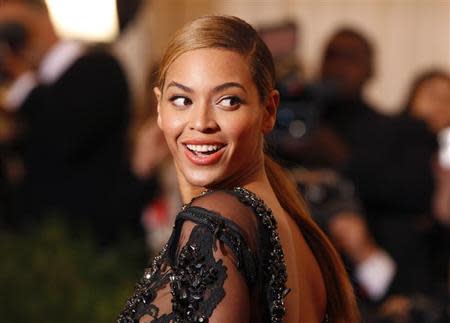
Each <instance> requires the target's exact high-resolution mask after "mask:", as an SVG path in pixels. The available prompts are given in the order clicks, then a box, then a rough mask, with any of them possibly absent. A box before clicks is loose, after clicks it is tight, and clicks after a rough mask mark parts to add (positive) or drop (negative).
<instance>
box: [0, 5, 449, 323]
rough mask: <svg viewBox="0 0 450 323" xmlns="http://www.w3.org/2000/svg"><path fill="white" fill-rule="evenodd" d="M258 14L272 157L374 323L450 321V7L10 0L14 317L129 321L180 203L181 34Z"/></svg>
mask: <svg viewBox="0 0 450 323" xmlns="http://www.w3.org/2000/svg"><path fill="white" fill-rule="evenodd" d="M205 14H228V15H235V16H238V17H240V18H243V19H244V20H246V21H248V22H249V23H251V24H252V25H253V26H254V27H255V28H256V29H257V30H258V32H259V33H260V35H261V36H262V38H263V39H264V40H265V42H266V43H267V45H268V46H269V48H270V49H271V51H272V54H273V56H274V59H275V63H276V69H277V79H278V84H277V87H278V89H279V90H280V92H281V95H282V100H281V104H280V107H279V112H278V121H277V125H276V127H275V130H274V131H273V133H272V134H270V135H269V136H268V137H267V138H266V139H267V142H268V147H269V148H268V149H269V151H270V153H271V154H273V155H274V157H275V158H276V159H277V160H279V161H280V162H281V163H282V164H283V165H284V166H285V167H286V168H288V169H289V171H290V172H291V174H292V178H293V180H294V181H295V182H296V183H297V185H298V189H299V191H300V192H302V193H303V195H304V197H305V199H306V201H307V202H308V204H309V206H310V210H311V214H312V216H313V217H314V219H315V220H316V221H317V222H318V223H319V225H321V227H322V228H323V229H324V230H325V232H326V233H327V234H328V235H329V236H330V238H331V240H332V241H333V243H334V244H335V245H336V247H337V248H338V250H339V251H340V252H341V254H342V256H343V258H344V260H345V262H346V264H347V267H348V269H349V273H350V275H351V278H352V281H353V283H354V286H355V290H356V291H357V294H358V300H359V304H360V308H361V311H362V313H363V321H364V322H449V312H450V303H449V292H450V284H449V270H450V263H449V254H450V231H449V228H450V74H449V73H450V1H449V0H383V1H378V0H327V1H313V0H261V1H256V0H255V1H253V0H240V1H239V0H222V1H221V0H209V1H207V0H165V1H164V0H96V1H88V0H46V1H44V0H0V257H1V265H0V317H1V318H2V319H1V321H2V322H8V323H15V322H26V321H29V320H33V321H35V322H50V323H51V322H61V320H64V321H65V322H111V321H114V320H115V318H116V316H117V314H118V313H119V312H120V310H121V308H122V306H123V305H124V302H125V300H126V297H127V296H129V295H131V293H132V290H133V288H134V286H133V285H134V282H136V281H137V280H138V278H139V276H140V275H141V273H142V272H143V268H144V267H145V266H147V265H148V263H149V260H150V259H151V257H152V255H153V254H154V253H155V252H157V251H158V250H159V248H160V247H161V246H162V245H163V244H164V242H165V241H166V239H167V237H168V235H169V234H170V230H171V226H172V221H173V218H174V216H175V215H176V212H177V210H178V209H179V207H180V205H181V202H180V198H179V195H178V191H177V184H176V179H175V178H174V171H173V168H172V165H171V161H170V157H169V156H168V152H167V148H166V147H165V142H164V139H163V137H162V134H161V132H160V130H159V129H158V128H157V126H156V124H155V99H154V97H153V93H152V91H151V89H152V87H153V82H154V78H155V71H156V70H157V66H158V61H159V59H160V57H161V55H162V54H163V52H164V50H165V46H166V44H167V42H168V40H169V37H170V36H171V35H172V34H173V33H174V32H175V31H176V30H177V29H179V28H180V27H181V26H182V25H183V24H185V23H186V22H188V21H190V20H191V19H193V18H195V17H198V16H201V15H205Z"/></svg>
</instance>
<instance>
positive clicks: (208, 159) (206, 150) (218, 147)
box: [183, 142, 225, 166]
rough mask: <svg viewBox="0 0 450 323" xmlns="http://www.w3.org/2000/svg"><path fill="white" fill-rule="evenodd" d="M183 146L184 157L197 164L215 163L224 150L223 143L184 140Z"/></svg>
mask: <svg viewBox="0 0 450 323" xmlns="http://www.w3.org/2000/svg"><path fill="white" fill-rule="evenodd" d="M183 146H184V152H185V155H186V157H187V158H188V159H189V160H190V161H191V162H192V163H193V164H195V165H199V166H208V165H213V164H215V163H217V162H218V161H219V159H220V158H221V157H222V155H223V153H224V151H225V149H224V147H225V145H224V144H219V143H204V142H201V143H200V142H195V143H194V142H186V143H183Z"/></svg>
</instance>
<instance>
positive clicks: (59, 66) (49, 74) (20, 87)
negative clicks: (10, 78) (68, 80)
mask: <svg viewBox="0 0 450 323" xmlns="http://www.w3.org/2000/svg"><path fill="white" fill-rule="evenodd" d="M84 50H85V46H84V45H83V44H82V43H80V42H76V41H60V42H58V43H57V44H56V45H54V46H53V47H52V48H51V49H50V50H49V51H48V53H47V54H46V55H45V56H44V59H43V60H42V62H41V64H40V65H39V69H38V71H37V73H33V72H31V71H30V72H26V73H24V74H22V75H21V76H19V77H18V78H17V79H16V80H15V81H14V82H13V83H12V85H11V86H10V87H9V89H8V92H7V93H6V96H5V100H4V107H5V109H7V110H9V111H15V110H17V109H18V108H19V107H20V106H21V105H22V103H23V102H24V101H25V99H26V98H27V97H28V95H29V94H30V93H31V91H32V90H33V89H34V88H35V87H36V86H37V85H38V83H42V84H51V83H53V82H55V81H57V80H58V79H59V78H60V77H61V75H62V74H63V73H64V72H65V71H66V70H67V69H68V68H69V67H70V66H71V65H72V64H73V63H74V62H75V61H76V60H77V59H78V58H79V57H80V56H81V55H82V54H83V52H84Z"/></svg>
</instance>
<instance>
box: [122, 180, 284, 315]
mask: <svg viewBox="0 0 450 323" xmlns="http://www.w3.org/2000/svg"><path fill="white" fill-rule="evenodd" d="M227 192H228V193H229V194H232V195H234V196H235V197H237V198H238V200H239V201H240V202H241V203H243V204H244V205H247V206H249V207H251V208H252V210H253V213H254V214H256V216H257V218H258V226H259V229H258V232H257V236H258V240H259V241H258V255H259V256H258V258H257V257H256V255H254V254H253V253H252V252H251V250H250V249H249V247H248V245H247V243H246V241H245V239H244V238H243V237H242V234H241V232H240V230H239V228H238V227H237V225H235V224H234V223H232V222H231V221H229V220H227V219H225V218H223V217H221V216H220V214H217V213H214V212H211V211H208V210H205V209H203V210H200V208H197V207H193V206H191V204H187V205H186V206H185V207H183V210H182V211H181V212H180V214H178V216H177V219H176V223H175V225H174V230H173V232H172V236H171V238H170V240H169V242H168V244H167V245H166V247H165V248H164V249H163V250H162V251H161V253H160V254H159V255H158V256H157V257H156V258H155V259H154V261H153V264H152V266H151V267H150V268H149V269H147V270H146V271H145V273H144V277H143V278H142V279H141V280H140V282H139V283H138V284H137V286H136V290H135V293H134V295H133V296H132V297H131V298H130V299H129V300H128V301H127V303H126V306H125V309H124V310H123V312H122V314H121V315H120V316H119V318H118V322H119V323H134V322H139V320H140V318H142V317H143V316H144V315H148V316H150V317H151V318H152V319H153V320H152V321H151V322H152V323H168V322H182V323H187V322H208V320H209V318H210V317H211V315H212V313H213V311H214V309H215V308H216V306H217V305H218V304H219V303H220V301H221V300H222V299H223V298H224V297H225V290H224V288H223V285H224V282H225V280H226V277H227V274H226V272H227V268H226V267H225V266H224V264H223V263H222V261H221V260H215V259H214V257H213V252H214V250H215V248H216V243H217V240H220V241H221V242H223V243H224V244H225V245H227V246H228V247H229V248H230V249H231V250H232V252H233V253H234V254H235V256H236V259H237V264H236V266H237V268H238V269H239V271H241V272H242V274H243V275H244V277H245V278H246V282H247V285H248V287H249V289H250V290H251V289H254V287H255V285H257V286H258V289H260V304H261V305H262V309H261V311H262V315H261V318H262V321H263V322H273V323H275V322H276V323H278V322H282V320H283V317H284V315H285V311H286V310H285V304H284V299H285V297H286V295H287V293H288V292H289V289H288V288H287V287H286V282H287V273H286V264H285V259H284V254H283V250H282V248H281V243H280V239H279V236H278V233H277V223H276V220H275V218H274V216H273V214H272V211H271V210H270V209H269V208H268V207H267V206H266V205H265V204H264V202H263V201H262V200H261V199H259V198H258V197H257V196H256V195H255V194H253V193H252V192H250V191H248V190H246V189H244V188H241V187H237V188H234V189H233V190H231V191H227ZM210 193H213V191H208V192H205V193H204V194H202V196H205V195H209V194H210ZM185 220H190V221H193V222H194V223H196V226H195V227H194V229H193V230H192V232H191V235H190V237H189V241H188V243H187V244H186V245H185V246H184V247H183V248H181V251H179V252H178V251H176V247H177V245H178V240H179V235H180V230H181V224H182V223H183V222H184V221H185ZM168 284H169V286H170V293H171V295H172V312H171V313H164V314H163V315H161V316H159V315H160V313H159V312H160V310H159V309H158V307H157V306H155V305H154V304H153V303H152V302H153V301H154V300H155V298H156V296H157V292H158V290H160V289H161V288H162V287H164V286H167V285H168Z"/></svg>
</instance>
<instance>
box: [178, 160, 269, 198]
mask: <svg viewBox="0 0 450 323" xmlns="http://www.w3.org/2000/svg"><path fill="white" fill-rule="evenodd" d="M245 173H246V176H231V177H229V178H227V179H226V180H225V181H223V182H220V183H218V184H215V185H211V186H207V187H200V186H195V185H192V184H190V183H189V182H188V181H186V178H185V177H184V176H183V175H182V174H181V173H180V172H178V184H179V187H180V192H181V197H182V200H183V203H189V202H190V201H191V200H192V199H193V198H194V197H196V196H198V195H200V194H201V193H202V192H204V191H205V190H208V189H213V190H214V189H232V188H234V187H236V186H240V187H245V188H246V189H248V190H250V191H252V192H254V193H255V194H257V195H258V196H260V197H261V198H263V199H264V198H265V197H268V196H269V195H271V194H273V196H275V194H274V193H273V191H272V187H271V186H270V182H269V179H268V178H267V174H266V172H265V169H264V164H261V165H260V166H259V167H258V168H257V169H254V170H253V171H251V172H245Z"/></svg>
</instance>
